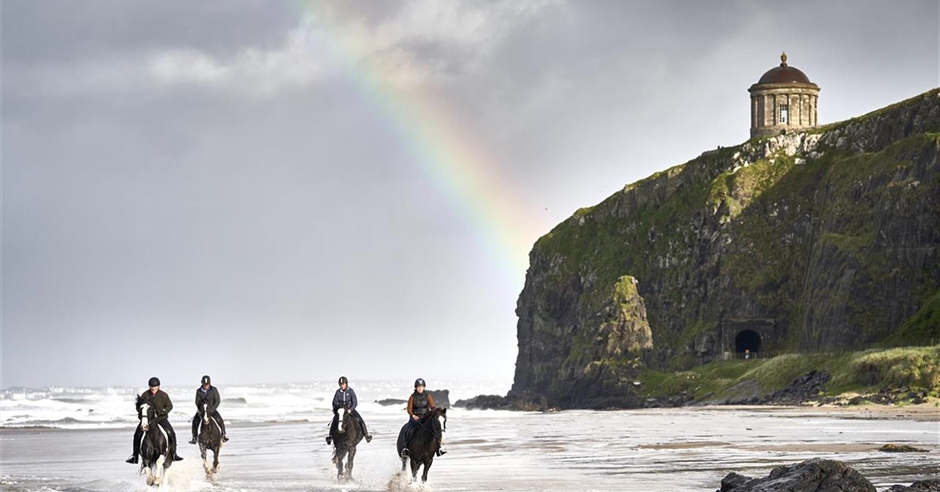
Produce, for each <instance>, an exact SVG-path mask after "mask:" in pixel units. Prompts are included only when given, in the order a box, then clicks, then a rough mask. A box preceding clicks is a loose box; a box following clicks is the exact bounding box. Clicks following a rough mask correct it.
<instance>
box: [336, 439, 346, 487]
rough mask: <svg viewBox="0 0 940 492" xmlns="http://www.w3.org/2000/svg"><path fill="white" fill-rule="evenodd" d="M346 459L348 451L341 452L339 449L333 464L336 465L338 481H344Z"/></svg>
mask: <svg viewBox="0 0 940 492" xmlns="http://www.w3.org/2000/svg"><path fill="white" fill-rule="evenodd" d="M334 442H335V441H334ZM345 457H346V451H341V450H340V449H339V448H336V458H334V459H333V462H334V463H335V464H336V479H337V480H342V479H343V458H345Z"/></svg>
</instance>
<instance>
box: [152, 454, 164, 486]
mask: <svg viewBox="0 0 940 492" xmlns="http://www.w3.org/2000/svg"><path fill="white" fill-rule="evenodd" d="M164 462H166V455H162V454H161V455H160V457H159V458H157V469H156V470H154V471H153V484H154V485H162V484H163V475H164V473H165V472H166V469H164V468H163V463H164Z"/></svg>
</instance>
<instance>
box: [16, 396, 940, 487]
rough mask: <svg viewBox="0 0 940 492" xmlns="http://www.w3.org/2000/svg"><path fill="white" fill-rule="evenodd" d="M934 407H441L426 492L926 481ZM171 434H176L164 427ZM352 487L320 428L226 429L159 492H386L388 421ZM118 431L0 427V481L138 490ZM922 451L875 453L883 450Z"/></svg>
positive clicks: (938, 430)
mask: <svg viewBox="0 0 940 492" xmlns="http://www.w3.org/2000/svg"><path fill="white" fill-rule="evenodd" d="M936 415H937V409H936V407H931V408H928V407H927V406H925V405H921V406H912V407H903V408H894V407H884V406H866V407H859V408H835V407H832V408H830V407H800V408H793V407H694V408H677V409H649V410H623V411H605V412H595V411H580V410H579V411H565V412H556V413H514V412H497V411H468V410H461V409H453V411H452V412H451V414H450V417H449V420H448V432H447V445H448V448H449V449H450V452H449V453H448V454H447V455H446V456H444V457H441V458H439V459H437V460H436V461H435V464H434V466H433V468H432V470H431V473H430V474H429V482H428V484H427V485H426V486H425V487H424V488H425V489H426V490H435V491H484V490H515V491H569V490H596V491H619V490H648V491H686V490H687V491H693V490H699V491H706V490H707V491H712V490H715V489H716V488H717V487H718V485H719V482H720V480H721V478H723V477H724V476H725V475H727V474H728V473H729V472H731V471H735V472H738V473H742V474H745V475H750V476H764V475H766V473H768V472H769V470H770V469H771V468H773V467H774V466H779V465H782V464H792V463H796V462H799V461H802V460H804V459H809V458H813V457H824V458H831V459H838V460H842V461H844V462H846V463H848V464H849V465H850V466H852V467H854V468H856V469H857V470H858V471H859V472H861V473H862V474H863V475H864V476H865V477H866V478H868V479H869V480H871V481H872V483H874V484H875V485H876V487H877V488H878V490H884V489H887V488H888V487H890V486H891V485H893V484H909V483H911V482H913V481H914V480H919V479H925V478H929V477H932V476H937V475H938V474H940V456H938V453H940V421H938V420H937V419H936ZM174 424H175V425H176V427H177V429H178V430H179V429H185V427H183V426H182V425H181V424H179V423H174ZM370 425H372V428H373V433H374V434H375V436H376V437H375V439H374V440H373V442H372V443H371V444H364V443H363V444H361V445H360V450H359V456H358V457H357V465H356V468H355V471H354V472H355V476H356V481H355V482H353V483H350V484H338V483H337V482H336V480H335V469H334V468H333V466H332V464H331V463H330V448H329V447H328V446H327V445H326V444H325V443H324V442H323V436H324V435H325V434H324V433H325V429H324V428H321V426H320V425H312V424H309V423H296V422H294V423H280V424H266V425H256V424H233V425H232V430H231V435H232V436H233V440H232V441H231V442H230V443H228V444H227V445H226V446H225V447H224V448H223V451H222V459H221V462H222V471H221V472H220V474H219V475H218V476H217V478H216V480H215V484H214V485H213V484H210V483H209V482H208V481H206V479H205V477H204V475H203V473H202V471H201V462H200V460H199V459H198V451H197V450H196V448H195V447H194V446H188V445H186V444H184V445H183V446H182V450H181V454H182V455H183V456H184V458H185V460H184V461H182V462H178V463H176V464H175V465H174V466H173V467H172V468H171V476H170V479H169V482H168V488H169V489H170V490H175V491H182V490H209V489H211V490H215V491H242V490H259V491H266V490H272V491H273V490H288V491H293V490H297V491H300V490H304V491H310V490H314V491H320V490H362V491H371V490H377V491H378V490H390V489H392V490H394V489H395V488H396V487H397V486H398V485H396V484H400V483H401V482H398V481H397V480H398V479H397V478H396V477H397V471H398V469H399V467H400V462H399V460H398V458H397V457H396V456H395V451H394V440H395V436H396V435H397V430H398V428H399V427H400V425H401V418H400V416H397V415H377V416H374V417H373V418H371V419H370ZM131 432H132V430H131V429H103V430H49V429H2V430H0V456H2V466H0V468H2V471H0V480H2V485H3V489H4V490H11V491H24V492H25V491H40V490H44V491H54V490H69V491H75V492H79V491H93V490H94V491H97V490H129V491H130V490H145V489H146V487H145V486H144V481H143V477H142V476H139V475H137V474H136V471H137V470H136V468H135V467H133V466H131V465H127V464H125V463H124V462H123V459H124V458H126V456H127V454H128V452H129V449H130V437H131ZM888 443H893V444H909V445H912V446H916V447H919V448H923V449H926V450H928V451H929V452H927V453H903V454H902V453H884V452H880V451H878V448H880V447H881V446H882V445H884V444H888Z"/></svg>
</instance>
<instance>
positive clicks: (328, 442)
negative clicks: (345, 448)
mask: <svg viewBox="0 0 940 492" xmlns="http://www.w3.org/2000/svg"><path fill="white" fill-rule="evenodd" d="M326 443H327V444H333V438H332V437H331V436H326Z"/></svg>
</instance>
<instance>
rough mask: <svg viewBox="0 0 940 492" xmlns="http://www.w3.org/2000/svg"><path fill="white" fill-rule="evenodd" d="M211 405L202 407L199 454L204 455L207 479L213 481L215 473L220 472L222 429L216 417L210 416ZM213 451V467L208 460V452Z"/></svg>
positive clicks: (198, 439) (205, 404)
mask: <svg viewBox="0 0 940 492" xmlns="http://www.w3.org/2000/svg"><path fill="white" fill-rule="evenodd" d="M208 407H209V404H208V403H204V404H203V405H202V423H201V424H200V425H199V437H198V438H197V442H198V443H199V453H200V454H201V455H202V467H203V468H204V469H205V470H206V478H208V479H210V480H211V479H212V474H213V473H218V472H219V450H221V449H222V427H221V426H219V423H218V422H216V420H215V417H213V416H211V415H209V408H208ZM209 449H211V450H212V466H211V467H210V466H209V462H208V461H207V460H206V450H209Z"/></svg>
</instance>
